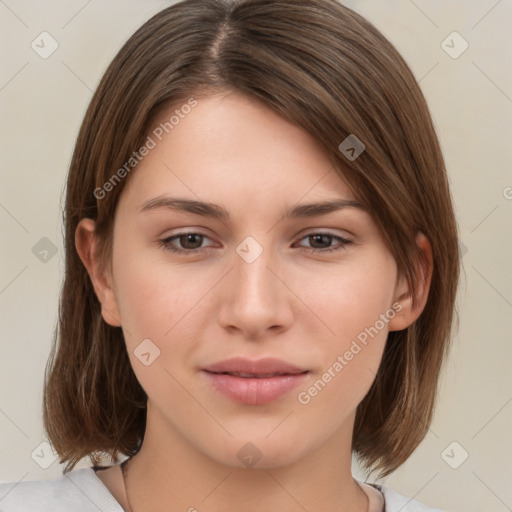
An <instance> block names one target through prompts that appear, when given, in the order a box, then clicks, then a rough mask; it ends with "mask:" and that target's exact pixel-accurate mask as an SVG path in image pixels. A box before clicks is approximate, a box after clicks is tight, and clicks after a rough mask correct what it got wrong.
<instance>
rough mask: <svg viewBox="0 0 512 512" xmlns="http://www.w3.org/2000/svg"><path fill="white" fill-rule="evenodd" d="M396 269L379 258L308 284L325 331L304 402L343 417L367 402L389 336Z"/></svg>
mask: <svg viewBox="0 0 512 512" xmlns="http://www.w3.org/2000/svg"><path fill="white" fill-rule="evenodd" d="M394 282H395V273H394V267H393V266H392V265H389V263H388V262H387V261H386V260H383V259H380V260H379V259H378V258H375V259H373V260H372V261H370V260H369V261H368V264H367V265H363V264H361V265H359V266H358V265H355V264H354V265H352V266H349V265H347V267H346V268H344V269H341V270H340V271H338V272H337V273H336V274H335V275H333V274H331V276H330V277H329V279H318V280H317V281H316V282H315V283H313V284H310V285H309V286H308V289H307V292H306V296H307V299H308V302H309V301H310V304H311V305H312V306H311V308H312V309H313V310H314V313H315V314H316V315H317V316H318V317H319V318H320V319H321V321H322V323H323V324H324V326H325V327H326V329H324V331H325V334H324V335H323V336H321V337H319V338H318V337H317V339H319V341H318V343H317V344H316V347H317V355H318V356H319V360H320V361H321V365H320V366H319V367H318V368H317V371H316V372H315V375H314V378H313V379H312V382H310V383H309V387H308V388H304V389H302V390H301V391H303V392H305V395H303V400H300V397H299V402H300V403H302V404H304V403H305V402H308V403H311V404H313V403H315V404H317V406H318V407H324V406H327V405H328V404H333V403H336V404H338V405H339V408H338V409H337V411H338V414H339V415H340V417H341V416H342V415H343V414H345V413H346V411H347V410H349V409H351V408H355V407H356V406H357V404H358V403H359V402H360V401H361V400H362V399H363V398H364V396H365V395H366V393H367V392H368V390H369V389H370V387H371V384H372V382H373V380H374V379H375V376H376V374H377V371H378V368H379V365H380V362H381V359H382V354H383V351H384V348H385V344H386V339H387V335H388V324H389V321H390V320H391V319H392V318H393V317H394V315H395V310H394V309H393V308H391V301H392V297H393V290H394V288H393V286H394Z"/></svg>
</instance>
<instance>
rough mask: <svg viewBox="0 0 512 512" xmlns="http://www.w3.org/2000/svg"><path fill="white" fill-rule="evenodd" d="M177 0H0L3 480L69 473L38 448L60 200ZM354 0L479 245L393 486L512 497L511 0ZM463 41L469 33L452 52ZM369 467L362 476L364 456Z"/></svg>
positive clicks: (469, 257) (438, 497)
mask: <svg viewBox="0 0 512 512" xmlns="http://www.w3.org/2000/svg"><path fill="white" fill-rule="evenodd" d="M170 3H171V2H167V3H162V2H159V1H156V0H144V1H143V0H129V1H127V0H124V1H121V0H111V1H109V2H108V3H107V2H106V1H103V2H101V1H100V0H90V1H86V0H81V1H77V0H74V1H64V0H61V1H57V0H48V1H46V2H36V1H35V0H32V1H28V0H0V16H1V21H0V33H1V34H2V35H1V43H2V45H1V50H0V52H1V58H2V63H3V65H2V69H1V71H0V105H1V109H2V117H1V153H2V159H1V173H0V180H1V181H0V228H1V230H0V233H1V235H0V236H1V252H0V257H1V266H0V315H1V317H0V318H1V333H0V339H1V348H2V357H1V359H0V379H1V380H0V431H1V436H0V457H1V460H0V481H18V480H21V479H23V480H33V479H42V480H50V479H53V478H57V477H58V476H60V475H61V471H62V467H60V466H59V465H58V464H57V462H53V464H51V465H49V467H48V468H47V469H43V468H41V467H40V466H39V465H38V464H37V463H36V462H35V461H34V460H33V458H32V456H31V454H33V453H34V452H35V453H39V454H44V455H43V456H41V457H40V459H39V461H40V462H41V461H43V462H45V463H47V464H50V462H51V461H52V456H51V452H50V451H49V450H47V449H46V448H44V445H43V446H42V447H41V446H40V444H41V443H42V442H44V441H45V438H44V435H43V429H42V421H41V399H42V379H43V372H44V367H45V364H46V359H47V357H48V354H49V350H50V343H51V339H52V334H53V328H54V324H55V321H56V311H57V298H58V291H59V286H60V280H61V277H62V265H63V251H62V237H61V211H60V210H61V201H62V198H63V196H62V191H63V186H64V180H65V176H66V173H67V166H68V165H69V161H70V157H71V152H72V149H73V145H74V141H75V137H76V135H77V131H78V128H79V125H80V123H81V121H82V117H83V114H84V112H85V108H86V106H87V104H88V102H89V100H90V98H91V94H92V91H93V90H94V88H95V87H96V85H97V84H98V81H99V79H100V77H101V75H102V73H103V71H104V70H105V68H106V66H107V64H108V63H109V62H110V60H111V59H112V58H113V57H114V55H115V53H116V52H117V50H118V49H119V48H120V45H121V44H122V43H123V42H124V41H125V40H126V39H127V38H128V37H129V36H130V35H131V34H132V33H133V31H134V30H135V29H136V28H138V27H139V26H140V25H141V24H142V23H143V22H144V21H146V20H147V19H148V18H149V17H150V16H152V15H153V14H154V13H156V12H157V11H159V10H160V9H161V8H163V7H165V6H166V5H169V4H170ZM346 3H347V5H348V6H350V7H352V8H354V9H355V10H356V11H358V12H360V13H361V14H363V15H365V16H366V17H367V18H369V19H370V20H371V21H372V22H373V23H374V24H375V25H376V26H377V27H378V28H379V29H380V30H382V32H383V33H384V34H385V35H386V36H387V37H388V38H389V39H390V40H391V41H392V42H393V43H394V44H395V45H396V46H397V48H398V49H399V50H400V51H401V52H402V54H403V55H404V57H405V58H406V60H407V61H408V62H409V64H410V66H411V67H412V69H413V71H414V73H415V75H416V77H417V79H418V80H419V81H420V83H421V87H422V89H423V91H424V93H425V95H426V97H427V100H428V102H429V105H430V107H431V110H432V113H433V116H434V119H435V122H436V126H437V129H438V132H439V135H440V137H441V142H442V146H443V150H444V153H445V157H446V161H447V164H448V169H449V176H450V182H451V185H452V193H453V197H454V201H455V207H456V213H457V218H458V223H459V228H460V240H461V244H463V249H464V250H465V251H466V250H467V252H465V254H464V257H463V266H464V269H465V270H464V272H463V276H462V282H461V287H460V293H459V299H458V304H459V310H460V330H459V333H458V336H457V337H456V339H455V343H454V349H453V352H452V355H451V357H450V359H449V361H448V363H447V366H446V372H445V373H444V377H443V381H442V385H443V392H442V393H441V396H440V401H439V404H438V408H437V411H436V416H435V419H434V422H433V424H432V426H431V429H430V432H429V434H428V435H427V437H426V438H425V440H424V441H423V442H422V444H421V445H420V446H419V447H418V449H417V450H416V452H415V453H414V454H413V456H411V458H410V459H409V460H408V461H407V463H406V464H404V465H403V466H402V467H401V468H400V469H399V470H398V471H396V472H395V473H394V474H393V475H390V476H389V477H388V478H386V479H384V480H383V481H381V483H384V484H385V485H388V486H390V487H392V488H394V489H395V490H397V491H398V492H401V493H403V494H405V495H408V496H411V497H413V496H414V497H415V498H416V499H418V500H420V501H424V502H426V503H429V504H431V505H435V506H438V507H441V508H445V509H449V510H452V511H461V512H462V511H464V512H470V511H484V510H485V511H496V512H498V511H505V510H510V509H511V508H512V486H511V485H510V483H511V476H512V463H511V460H512V440H511V435H510V432H511V427H512V386H511V382H512V378H511V376H510V370H509V367H510V363H511V359H512V357H511V356H512V322H511V318H512V271H511V268H512V265H511V262H512V236H511V235H512V230H511V227H512V226H511V225H512V173H511V171H510V162H511V160H512V158H511V157H512V151H511V141H510V128H511V121H512V75H511V68H510V54H511V49H512V48H511V46H512V44H511V42H512V39H511V36H510V28H509V27H510V26H511V20H512V3H511V2H508V1H505V0H503V1H496V0H480V1H474V2H473V1H472V2H469V1H462V0H458V1H451V2H445V1H443V0H430V1H427V0H415V1H414V2H413V1H412V0H387V1H385V2H384V1H381V2H377V1H376V0H359V1H355V0H351V1H347V2H346ZM43 31H47V32H49V33H50V34H51V36H52V37H53V38H54V39H55V40H56V41H57V42H58V45H59V46H58V48H57V50H56V51H55V52H54V53H53V54H52V55H51V56H50V57H48V58H47V59H43V58H41V57H40V56H39V55H38V54H37V53H36V52H35V51H34V50H33V49H32V48H31V43H32V41H33V40H35V39H36V38H37V37H38V36H39V34H40V33H41V32H43ZM453 31H457V32H458V33H459V34H460V35H461V36H462V37H463V38H464V39H465V40H466V41H467V42H468V44H469V47H468V49H467V50H466V51H465V52H464V53H463V54H462V55H460V56H459V57H458V58H456V59H455V58H452V57H451V56H449V55H448V54H447V53H446V52H445V51H444V49H443V48H442V46H441V43H442V41H443V40H445V38H446V37H447V36H448V35H449V34H451V33H452V32H453ZM452 38H453V36H452ZM448 42H449V44H450V45H451V44H452V43H450V39H448ZM461 43H462V42H461V40H457V39H455V40H454V43H453V46H454V49H452V50H451V51H452V52H453V51H455V50H457V49H459V48H461V46H460V44H461ZM43 237H46V238H48V239H49V240H50V241H51V244H54V245H55V247H56V254H55V255H52V254H51V252H50V253H48V255H47V261H46V262H43V261H41V260H40V259H39V258H37V257H36V255H35V254H34V253H33V252H32V251H33V247H34V246H36V244H37V243H39V244H43V245H44V244H47V246H49V245H48V244H49V242H48V241H43V242H40V240H41V239H42V238H43ZM38 247H39V246H36V248H38ZM50 247H51V246H50ZM34 252H36V253H37V251H36V250H34ZM454 441H455V442H456V443H458V444H457V445H451V443H452V442H454ZM447 448H448V449H447ZM41 450H42V451H41ZM465 452H467V453H468V458H467V460H465V461H464V462H463V463H462V464H461V465H460V466H459V467H458V468H457V469H454V468H452V467H450V465H449V464H448V463H447V462H446V461H449V462H450V464H451V465H452V466H456V465H457V464H460V462H461V460H462V459H463V456H464V454H465ZM443 454H444V456H443ZM34 458H35V459H37V457H36V456H34ZM86 463H87V461H85V464H83V465H87V464H86ZM354 472H355V475H356V476H359V472H358V468H357V467H356V466H355V467H354Z"/></svg>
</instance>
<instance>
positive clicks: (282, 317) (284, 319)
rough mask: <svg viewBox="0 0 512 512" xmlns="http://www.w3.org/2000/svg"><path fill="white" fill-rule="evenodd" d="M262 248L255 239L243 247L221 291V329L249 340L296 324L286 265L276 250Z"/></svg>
mask: <svg viewBox="0 0 512 512" xmlns="http://www.w3.org/2000/svg"><path fill="white" fill-rule="evenodd" d="M261 249H262V247H261V246H260V245H259V244H257V243H255V242H254V239H252V240H251V239H249V241H248V242H247V244H245V245H244V243H242V244H240V246H239V247H238V248H237V252H236V254H234V257H233V265H234V268H232V270H231V271H230V272H229V274H228V275H227V276H226V279H224V280H223V283H222V290H221V292H220V297H221V305H220V309H219V317H218V319H219V322H220V323H221V325H222V327H223V328H224V329H227V330H229V331H232V333H236V332H238V334H239V335H240V336H241V337H243V338H244V339H250V340H259V339H262V338H264V337H266V336H268V335H269V332H274V333H278V332H283V331H285V330H286V329H288V328H289V326H290V325H291V323H292V321H293V303H292V301H293V297H294V294H293V293H292V291H291V290H290V288H289V287H288V286H287V283H286V277H285V275H284V274H285V272H284V270H283V268H284V265H280V264H279V261H278V257H277V254H276V253H275V251H271V250H270V249H269V250H263V251H261ZM260 251H261V252H260Z"/></svg>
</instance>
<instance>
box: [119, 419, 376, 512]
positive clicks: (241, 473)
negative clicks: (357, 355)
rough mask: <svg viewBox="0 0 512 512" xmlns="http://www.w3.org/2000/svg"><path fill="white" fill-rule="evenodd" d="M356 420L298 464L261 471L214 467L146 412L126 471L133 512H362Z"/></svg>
mask: <svg viewBox="0 0 512 512" xmlns="http://www.w3.org/2000/svg"><path fill="white" fill-rule="evenodd" d="M353 419H354V417H351V420H350V421H349V422H348V423H349V425H346V426H345V428H343V429H341V430H340V431H339V432H337V433H335V434H334V435H333V436H332V439H330V440H329V441H328V442H327V443H324V445H323V446H320V447H319V448H317V449H316V450H314V451H313V452H311V453H309V454H307V455H306V456H304V457H302V458H301V459H300V460H296V461H294V462H292V463H289V464H286V465H279V464H278V463H276V464H274V465H272V466H269V465H267V467H264V468H259V469H258V468H256V467H252V468H240V467H234V466H229V465H226V464H222V463H220V462H218V461H216V460H213V459H212V458H211V457H208V456H206V455H205V454H203V453H201V452H200V451H199V450H197V448H195V447H193V446H191V445H190V444H189V443H188V442H187V440H186V439H184V438H183V437H182V436H180V435H179V433H178V432H176V431H175V430H174V429H169V427H168V425H166V428H164V431H165V435H162V434H163V431H162V427H163V424H162V423H161V422H159V421H157V420H158V418H157V416H156V415H150V414H149V410H148V421H147V425H146V432H145V436H144V442H143V444H142V447H141V449H140V451H139V452H138V453H137V454H136V455H135V456H134V457H132V458H131V459H130V461H129V462H128V463H127V467H126V479H125V485H126V491H127V498H128V502H129V505H130V507H131V509H132V511H131V512H140V511H143V510H152V511H154V512H160V511H164V510H166V511H167V510H186V511H189V512H201V511H202V510H208V511H209V512H221V511H222V512H231V511H233V512H234V511H237V512H238V511H239V510H255V511H256V510H257V511H259V510H269V511H273V510H286V511H288V512H304V510H307V511H308V512H320V511H322V512H323V511H324V510H326V509H327V510H333V511H336V512H349V511H350V512H355V511H357V512H366V511H367V509H368V497H367V496H366V494H365V493H364V491H363V490H362V489H361V487H360V486H359V485H358V484H357V482H356V481H355V480H354V478H353V477H352V473H351V434H352V425H353ZM162 440H164V441H162Z"/></svg>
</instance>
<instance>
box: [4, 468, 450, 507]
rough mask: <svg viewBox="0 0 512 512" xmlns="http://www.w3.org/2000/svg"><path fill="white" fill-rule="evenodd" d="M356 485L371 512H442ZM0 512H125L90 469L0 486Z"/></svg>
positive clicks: (373, 487) (379, 487) (372, 487)
mask: <svg viewBox="0 0 512 512" xmlns="http://www.w3.org/2000/svg"><path fill="white" fill-rule="evenodd" d="M358 483H359V484H360V485H361V487H362V488H363V490H364V491H365V492H366V493H367V494H368V497H369V499H370V512H381V511H382V512H443V511H442V510H440V509H438V508H432V507H429V506H427V505H423V504H422V503H419V502H418V501H416V500H412V499H410V498H407V497H405V496H402V495H401V494H398V493H397V492H395V491H393V490H392V489H389V488H387V487H384V486H382V485H378V484H371V485H369V484H366V483H363V482H360V481H359V480H358ZM378 491H380V492H378ZM383 503H384V509H383V508H382V504H383ZM0 512H125V511H124V509H123V507H121V505H120V504H119V503H118V501H117V500H116V499H115V498H114V497H113V496H112V494H110V491H109V490H108V489H107V487H106V486H105V485H104V484H103V482H102V481H101V480H100V479H99V478H98V476H97V475H96V472H95V471H94V469H93V468H92V467H90V468H81V469H75V470H73V471H70V472H69V473H67V474H65V475H63V476H61V477H60V478H58V479H55V480H52V481H50V482H44V481H37V480H32V481H27V482H10V483H0Z"/></svg>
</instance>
